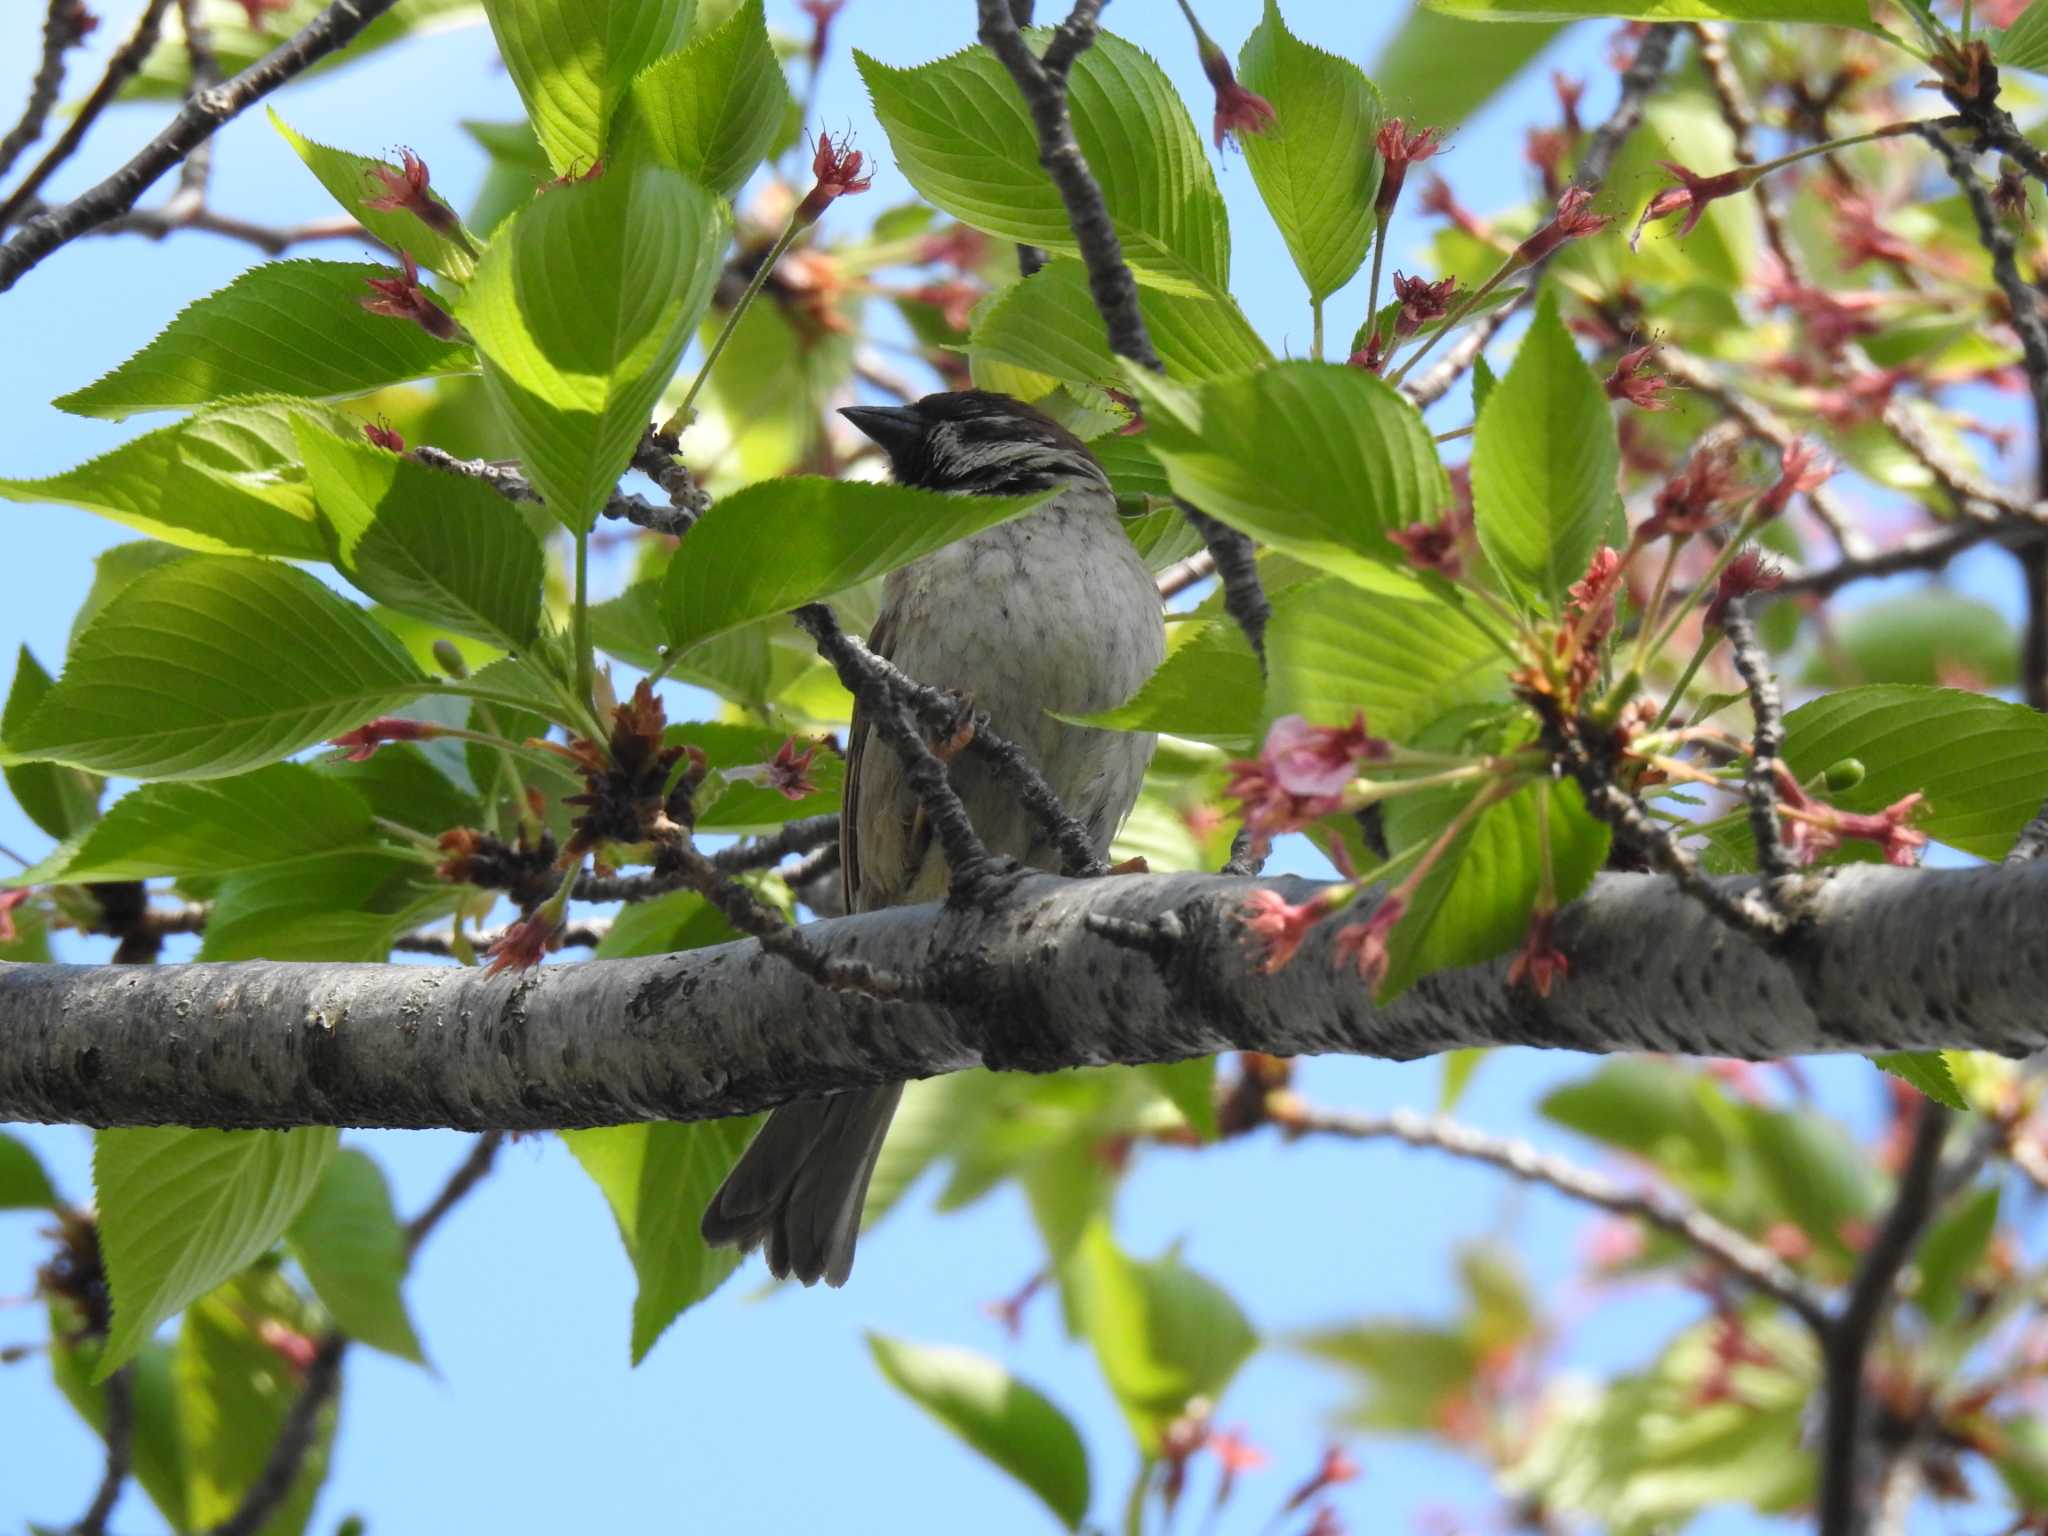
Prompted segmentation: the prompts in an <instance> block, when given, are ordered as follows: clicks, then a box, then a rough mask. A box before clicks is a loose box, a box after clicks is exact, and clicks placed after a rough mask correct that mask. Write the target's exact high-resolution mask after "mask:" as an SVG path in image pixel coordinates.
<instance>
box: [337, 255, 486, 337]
mask: <svg viewBox="0 0 2048 1536" xmlns="http://www.w3.org/2000/svg"><path fill="white" fill-rule="evenodd" d="M398 259H399V261H400V262H401V263H402V264H403V266H404V269H405V275H404V276H403V277H373V278H370V279H369V280H368V281H369V284H370V286H371V288H373V289H375V290H376V292H375V294H374V295H373V296H372V297H370V298H366V299H364V300H363V301H362V305H363V308H365V309H367V310H368V311H369V312H370V313H371V314H373V315H389V316H391V317H392V318H393V319H395V320H410V321H412V322H413V324H415V325H417V326H418V327H419V328H420V329H421V330H423V331H425V332H426V333H427V334H428V335H429V336H432V337H434V338H435V339H436V340H437V341H453V340H455V338H456V337H458V336H459V335H461V334H462V330H461V327H459V326H458V325H456V323H455V317H454V316H453V315H451V314H449V313H448V311H447V310H445V309H443V308H442V307H441V306H440V305H438V304H436V303H435V302H434V300H433V298H432V297H431V296H430V295H429V294H428V293H427V290H426V289H424V288H422V287H421V286H420V269H419V263H417V262H416V261H414V260H413V259H412V252H410V251H404V250H402V251H400V252H399V253H398Z"/></svg>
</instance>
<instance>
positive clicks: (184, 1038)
mask: <svg viewBox="0 0 2048 1536" xmlns="http://www.w3.org/2000/svg"><path fill="white" fill-rule="evenodd" d="M1260 883H1264V884H1267V885H1270V886H1272V887H1274V888H1276V889H1279V890H1281V891H1283V892H1284V893H1286V894H1287V895H1288V897H1289V899H1290V900H1297V901H1298V900H1302V899H1305V898H1306V896H1307V895H1308V893H1309V892H1310V891H1311V890H1313V889H1314V887H1313V886H1311V885H1309V884H1307V883H1306V882H1302V881H1295V880H1273V881H1266V882H1255V881H1250V880H1239V879H1232V878H1228V877H1224V876H1217V875H1202V874H1179V875H1150V876H1125V877H1117V878H1110V879H1101V880H1087V881H1068V880H1062V879H1059V878H1057V877H1054V876H1049V875H1038V874H1030V875H1023V876H1019V877H1017V878H1016V879H1014V881H1010V882H1006V883H999V885H998V887H997V888H996V889H995V890H994V891H992V892H990V893H988V897H987V898H986V899H985V900H984V902H983V904H981V905H978V906H977V907H975V908H974V909H972V910H960V909H947V908H942V907H932V906H925V907H902V908H893V909H890V910H888V911H882V912H873V913H865V914H862V915H859V916H855V917H847V918H839V919H834V920H831V921H828V922H821V923H817V924H814V925H812V926H811V927H810V928H808V929H806V930H805V932H806V934H807V936H808V937H810V938H811V939H812V940H813V941H814V942H815V943H817V944H818V945H819V946H821V947H822V948H824V949H825V950H826V951H827V952H829V953H831V954H834V955H846V956H858V957H860V958H862V959H864V960H867V961H869V962H871V963H872V964H873V965H875V966H877V967H880V968H882V969H884V970H887V971H892V972H896V973H898V974H902V975H907V976H912V977H915V978H918V979H920V980H921V981H922V983H923V985H924V987H925V990H926V994H927V995H928V996H930V997H932V998H935V999H938V1000H941V1003H916V1004H902V1003H884V1002H878V1001H876V1000H874V999H872V998H868V997H865V996H861V995H857V994H853V993H848V992H832V991H826V990H823V989H820V988H818V987H816V986H814V985H813V984H811V983H810V982H808V981H806V980H804V979H803V977H801V976H800V975H798V974H797V973H796V972H795V971H794V970H793V969H791V968H790V967H789V966H788V965H786V964H784V963H783V962H781V961H779V960H777V959H775V958H773V957H772V956H769V955H765V954H764V953H763V952H762V951H761V949H760V947H759V946H758V945H757V944H755V943H753V942H746V943H738V944H727V945H722V946H719V947H717V948H712V949H700V950H691V951H687V952H684V953H680V954H674V955H663V956H655V957H651V958H646V959H635V960H610V961H591V962H587V963H583V964H564V965H548V966H543V967H541V968H540V969H538V970H536V971H533V972H529V973H528V974H527V975H525V976H523V977H512V976H499V977H486V976H484V975H482V974H480V973H479V972H476V971H466V970H455V969H447V968H422V967H415V966H402V965H312V964H276V963H267V962H259V963H243V964H235V965H183V966H161V967H156V968H151V969H147V970H142V969H137V968H132V967H116V966H58V965H0V1119H10V1120H44V1121H59V1122H73V1123H82V1124H86V1125H101V1126H105V1125H145V1124H163V1123H170V1124H187V1125H217V1126H289V1125H365V1126H402V1127H429V1126H455V1127H461V1128H465V1129H470V1130H480V1129H506V1130H524V1129H535V1128H551V1127H569V1126H589V1125H605V1124H616V1123H621V1122H630V1121H638V1120H655V1119H670V1120H693V1119H702V1118H710V1117H715V1116H720V1115H731V1114H741V1113H747V1112H751V1111H755V1110H760V1109H765V1108H769V1107H771V1106H773V1105H776V1104H780V1103H783V1102H785V1101H787V1100H789V1099H792V1098H799V1097H804V1096H808V1095H815V1094H820V1093H829V1092H835V1091H840V1090H845V1089H852V1088H864V1087H871V1086H874V1085H877V1084H881V1083H888V1082H895V1081H901V1080H904V1079H909V1078H917V1077H928V1076H931V1075H934V1074H936V1073H941V1072H949V1071H955V1070H958V1069H960V1068H962V1067H967V1066H970V1065H974V1064H976V1063H981V1064H985V1065H987V1066H991V1067H997V1068H1015V1069H1023V1070H1028V1071H1048V1070H1053V1069H1057V1068H1062V1067H1074V1066H1085V1065H1095V1064H1101V1063H1108V1062H1151V1061H1173V1060H1178V1059H1181V1058H1184V1057H1188V1056H1193V1055H1200V1054H1207V1053H1209V1052H1214V1051H1220V1050H1227V1049H1247V1050H1259V1051H1267V1052H1272V1053H1275V1054H1280V1055H1305V1054H1316V1053H1323V1052H1335V1053H1345V1054H1351V1055H1363V1056H1378V1057H1385V1058H1392V1059H1408V1058H1412V1057H1417V1056H1423V1055H1428V1054H1430V1053H1433V1052H1437V1051H1444V1050H1450V1049H1453V1048H1456V1047H1460V1046H1483V1045H1535V1046H1549V1047H1557V1048H1564V1049H1572V1050H1581V1051H1596V1052H1612V1051H1633V1050H1647V1051H1674V1052H1691V1053H1697V1054H1705V1055H1717V1056H1737V1057H1747V1058H1752V1059H1764V1058H1774V1057H1781V1056H1790V1055H1797V1054H1803V1053H1810V1052H1825V1051H1863V1052H1874V1051H1881V1050H1894V1049H1933V1048H1937V1047H1974V1048H1979V1049H1986V1050H1993V1051H2002V1052H2006V1053H2009V1054H2021V1053H2025V1052H2030V1051H2034V1050H2038V1049H2041V1048H2043V1047H2044V1046H2048V1008H2044V1006H2043V1002H2044V999H2048V945H2043V944H2041V943H2040V942H2039V921H2040V913H2041V911H2042V910H2043V905H2044V902H2048V862H2043V863H2036V864H2033V865H2029V866H2025V867H2016V868H1999V869H1974V870H1950V871H1916V870H1899V869H1887V868H1882V867H1874V866H1852V867H1848V868H1844V869H1841V870H1837V871H1835V872H1833V873H1832V874H1830V875H1828V876H1826V877H1822V878H1820V879H1819V880H1818V881H1817V884H1818V887H1819V889H1818V890H1817V893H1816V896H1815V900H1814V903H1813V906H1812V908H1811V910H1812V912H1813V914H1814V921H1813V924H1812V926H1811V928H1810V930H1808V932H1807V933H1806V934H1805V935H1804V936H1803V937H1802V938H1800V939H1798V940H1797V941H1795V942H1794V944H1793V945H1792V946H1791V947H1790V948H1789V949H1788V950H1787V951H1786V952H1785V953H1784V954H1781V955H1771V954H1767V953H1766V952H1765V951H1764V950H1762V949H1761V948H1759V947H1757V946H1756V945H1754V944H1752V943H1751V942H1749V941H1748V940H1747V939H1744V938H1743V937H1741V936H1739V935H1737V934H1734V933H1732V932H1730V931H1729V930H1728V929H1727V928H1725V927H1724V926H1722V925H1721V924H1720V923H1718V922H1716V921H1715V920H1714V919H1713V918H1712V917H1710V916H1708V915H1707V914H1706V913H1705V912H1704V911H1703V910H1701V908H1700V907H1699V906H1698V905H1697V904H1695V903H1693V902H1691V901H1689V900H1688V899H1686V898H1685V897H1683V896H1682V895H1680V894H1679V893H1678V892H1677V891H1676V889H1675V888H1674V887H1673V886H1672V884H1671V883H1670V882H1669V881H1668V880H1664V879H1661V878H1657V877H1652V876H1643V875H1606V876H1602V877H1601V878H1600V879H1599V880H1598V881H1597V882H1596V883H1595V885H1594V887H1593V890H1592V891H1591V892H1590V893H1589V894H1588V895H1587V896H1586V897H1585V898H1584V899H1583V900H1581V901H1579V902H1577V903H1575V904H1574V905H1572V906H1571V907H1569V908H1568V909H1566V911H1565V912H1564V913H1563V914H1561V915H1560V919H1559V928H1558V940H1559V943H1560V947H1561V948H1562V949H1563V950H1564V952H1565V953H1566V955H1567V956H1569V958H1570V961H1571V974H1570V975H1569V976H1568V977H1567V978H1566V979H1565V980H1563V981H1562V982H1561V983H1559V984H1558V986H1557V987H1556V989H1555V990H1554V992H1553V993H1552V995H1551V996H1550V997H1549V998H1548V999H1543V998H1538V997H1535V996H1534V995H1532V994H1531V993H1529V992H1527V991H1526V990H1517V991H1510V990H1509V988H1508V987H1507V986H1506V984H1505V981H1504V973H1505V962H1504V961H1501V962H1496V963H1494V964H1491V965H1485V966H1478V967H1473V968H1471V969H1467V970H1460V971H1454V972H1447V973H1444V974H1441V975H1438V976H1434V977H1431V978H1430V979H1428V980H1426V981H1424V982H1423V983H1421V984H1420V985H1418V986H1417V987H1415V988H1414V989H1412V990H1411V991H1410V992H1408V993H1407V994H1405V995H1404V996H1402V997H1401V998H1399V999H1398V1000H1396V1001H1395V1002H1394V1003H1392V1004H1391V1005H1390V1006H1388V1007H1385V1008H1380V1007H1376V1006H1375V1005H1374V1004H1373V1002H1372V1000H1371V998H1370V997H1369V996H1368V994H1367V992H1366V989H1365V988H1364V986H1363V985H1362V984H1361V983H1360V982H1359V981H1358V979H1357V977H1356V976H1355V975H1353V974H1350V973H1347V972H1343V971H1340V970H1338V969H1336V968H1335V967H1334V966H1333V965H1332V963H1331V940H1332V939H1333V937H1334V935H1335V931H1336V928H1337V926H1338V924H1337V923H1336V922H1326V923H1323V924H1321V925H1320V927H1319V930H1318V932H1317V933H1316V934H1315V935H1314V936H1313V937H1312V939H1311V941H1310V942H1309V943H1308V944H1307V945H1305V946H1304V948H1303V949H1302V951H1301V953H1300V954H1299V955H1298V956H1297V957H1296V958H1295V959H1294V961H1293V963H1291V964H1290V965H1288V966H1287V967H1286V969H1284V970H1282V971H1280V972H1279V973H1278V974H1276V975H1267V974H1264V973H1263V972H1262V971H1260V970H1259V969H1258V967H1257V961H1258V958H1259V956H1258V954H1257V953H1256V952H1255V951H1253V950H1251V949H1249V948H1247V946H1246V944H1245V941H1244V930H1243V928H1242V925H1241V923H1240V921H1239V919H1238V916H1237V910H1236V909H1237V908H1238V907H1239V906H1240V905H1241V904H1242V903H1243V901H1244V899H1245V896H1246V894H1247V893H1248V892H1249V891H1251V890H1253V889H1254V888H1255V887H1256V886H1257V885H1258V884H1260ZM1741 883H1743V882H1735V884H1741ZM1104 920H1109V921H1110V922H1112V923H1114V922H1117V921H1118V920H1120V921H1121V922H1122V923H1123V924H1126V925H1150V926H1149V927H1147V928H1146V929H1145V931H1147V932H1149V933H1152V934H1154V935H1156V936H1157V937H1156V942H1153V943H1152V944H1151V945H1150V947H1149V948H1146V947H1134V946H1133V944H1132V943H1130V942H1129V941H1128V940H1126V941H1125V942H1114V941H1112V940H1111V939H1110V938H1107V937H1104V936H1103V935H1102V934H1101V932H1100V931H1099V930H1100V928H1101V926H1102V924H1103V922H1104ZM1131 931H1135V929H1126V932H1131Z"/></svg>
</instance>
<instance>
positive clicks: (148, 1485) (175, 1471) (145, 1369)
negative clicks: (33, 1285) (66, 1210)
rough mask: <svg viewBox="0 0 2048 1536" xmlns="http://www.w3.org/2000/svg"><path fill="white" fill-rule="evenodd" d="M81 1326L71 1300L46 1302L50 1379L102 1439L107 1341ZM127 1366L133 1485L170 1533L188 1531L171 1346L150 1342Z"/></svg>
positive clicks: (181, 1434) (182, 1446)
mask: <svg viewBox="0 0 2048 1536" xmlns="http://www.w3.org/2000/svg"><path fill="white" fill-rule="evenodd" d="M85 1322H86V1320H85V1318H84V1317H83V1315H82V1314H81V1313H80V1311H79V1309H78V1308H77V1306H76V1305H75V1304H73V1303H72V1302H71V1301H70V1300H68V1299H67V1298H63V1297H53V1298H52V1299H51V1303H50V1376H51V1379H52V1380H54V1381H55V1382H56V1384H57V1389H58V1390H59V1391H60V1392H62V1393H63V1394H64V1396H65V1399H66V1400H67V1401H68V1402H69V1403H70V1404H71V1406H72V1407H73V1408H75V1409H77V1410H78V1416H79V1417H80V1418H82V1419H84V1420H85V1422H86V1423H87V1424H89V1425H91V1426H92V1429H93V1432H94V1433H95V1434H97V1435H99V1436H100V1438H101V1439H105V1438H106V1434H107V1389H106V1388H105V1387H104V1386H101V1385H99V1381H100V1375H99V1361H100V1356H101V1355H102V1354H103V1353H105V1346H106V1339H105V1337H104V1336H103V1335H100V1334H95V1333H93V1332H91V1331H90V1330H89V1329H87V1328H86V1327H85ZM130 1364H131V1366H132V1367H133V1368H132V1370H131V1371H130V1373H129V1378H130V1379H129V1392H130V1396H131V1400H132V1406H133V1414H132V1417H133V1419H134V1430H133V1435H132V1443H131V1454H132V1456H133V1458H134V1465H135V1480H136V1481H137V1482H138V1483H140V1484H141V1485H142V1490H143V1492H145V1493H147V1494H148V1495H149V1497H150V1502H152V1503H153V1504H155V1505H156V1507H157V1508H158V1510H160V1511H161V1512H162V1514H163V1517H164V1519H165V1520H166V1521H167V1522H169V1524H170V1527H171V1529H172V1530H174V1531H189V1530H191V1529H192V1528H193V1525H192V1521H191V1520H190V1519H189V1518H188V1516H187V1513H186V1505H187V1496H186V1491H185V1485H186V1481H187V1479H186V1468H185V1435H184V1429H183V1426H182V1425H180V1424H179V1422H178V1398H177V1388H176V1386H175V1385H174V1384H173V1382H172V1380H171V1346H170V1345H168V1344H160V1343H157V1342H155V1341H154V1340H152V1341H151V1342H150V1343H148V1344H145V1345H144V1346H143V1347H142V1349H141V1350H140V1351H139V1352H138V1353H137V1354H136V1356H135V1358H134V1360H133V1361H131V1362H130Z"/></svg>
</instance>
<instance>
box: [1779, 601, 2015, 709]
mask: <svg viewBox="0 0 2048 1536" xmlns="http://www.w3.org/2000/svg"><path fill="white" fill-rule="evenodd" d="M2018 656H2019V640H2018V637H2017V636H2016V635H2015V634H2014V633H2013V627H2012V625H2011V624H2010V623H2008V622H2007V621H2006V618H2005V615H2004V614H2002V613H2000V612H1999V611H1998V610H1997V609H1996V608H1994V607H1993V606H1992V605H1991V604H1989V603H1987V602H1984V601H1983V600H1981V599H1979V598H1974V597H1965V596H1963V595H1962V594H1961V593H1960V592H1951V591H1948V590H1946V589H1943V588H1939V587H1929V588H1925V589H1923V590H1922V591H1919V592H1907V593H1903V594H1901V595H1900V596H1898V597H1887V598H1882V599H1880V600H1879V601H1877V602H1874V603H1866V604H1863V605H1862V606H1860V607H1856V608H1852V609H1850V610H1849V611H1848V612H1846V613H1841V614H1837V615H1834V616H1833V617H1832V618H1831V620H1830V623H1829V626H1828V643H1827V645H1826V646H1824V647H1822V648H1820V649H1818V650H1816V651H1815V653H1814V656H1813V659H1812V660H1811V661H1810V662H1808V663H1807V666H1806V670H1805V672H1804V674H1803V675H1802V676H1801V678H1800V681H1802V682H1804V683H1807V684H1810V685H1812V686H1814V687H1819V688H1838V687H1841V686H1842V685H1844V684H1847V683H1922V684H1928V685H1932V684H1937V683H1945V682H1947V683H1953V682H1956V680H1957V679H1959V678H1967V679H1968V680H1969V683H1968V684H1967V685H1966V686H1978V687H1984V688H2007V687H2010V686H2011V685H2012V684H2013V683H2015V682H2017V681H2018V680H2019V662H2018Z"/></svg>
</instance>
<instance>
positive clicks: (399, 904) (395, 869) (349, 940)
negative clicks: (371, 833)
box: [198, 851, 463, 961]
mask: <svg viewBox="0 0 2048 1536" xmlns="http://www.w3.org/2000/svg"><path fill="white" fill-rule="evenodd" d="M462 894H463V892H462V891H461V889H460V888H458V887H456V886H452V885H449V884H447V883H445V882H443V881H441V880H438V879H436V878H435V876H434V869H433V864H432V862H431V861H430V860H422V859H421V858H420V857H419V856H418V855H417V854H412V853H394V852H382V851H351V852H343V853H329V854H319V855H316V856H314V857H312V858H305V859H294V860H292V861H291V862H290V863H286V864H272V865H267V866H265V867H264V868H262V869H255V870H248V871H245V872H243V873H240V874H235V875H231V876H229V877H228V878H227V879H225V880H223V881H221V883H220V888H219V889H218V890H217V891H215V893H214V897H213V910H212V911H211V912H210V913H209V914H208V916H207V919H206V937H205V938H204V939H203V940H202V941H201V942H200V946H199V955H198V958H199V959H201V960H207V961H216V960H218V961H227V960H359V961H370V960H384V959H387V958H389V956H390V953H391V941H392V939H393V938H394V937H396V936H397V934H398V933H399V932H400V931H401V930H402V929H405V928H409V927H412V926H413V925H415V924H417V923H420V922H423V921H425V920H426V919H427V918H429V917H438V916H442V915H445V914H446V913H448V912H450V911H452V910H453V909H454V907H455V905H456V903H457V902H458V901H459V900H460V899H461V897H462Z"/></svg>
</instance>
